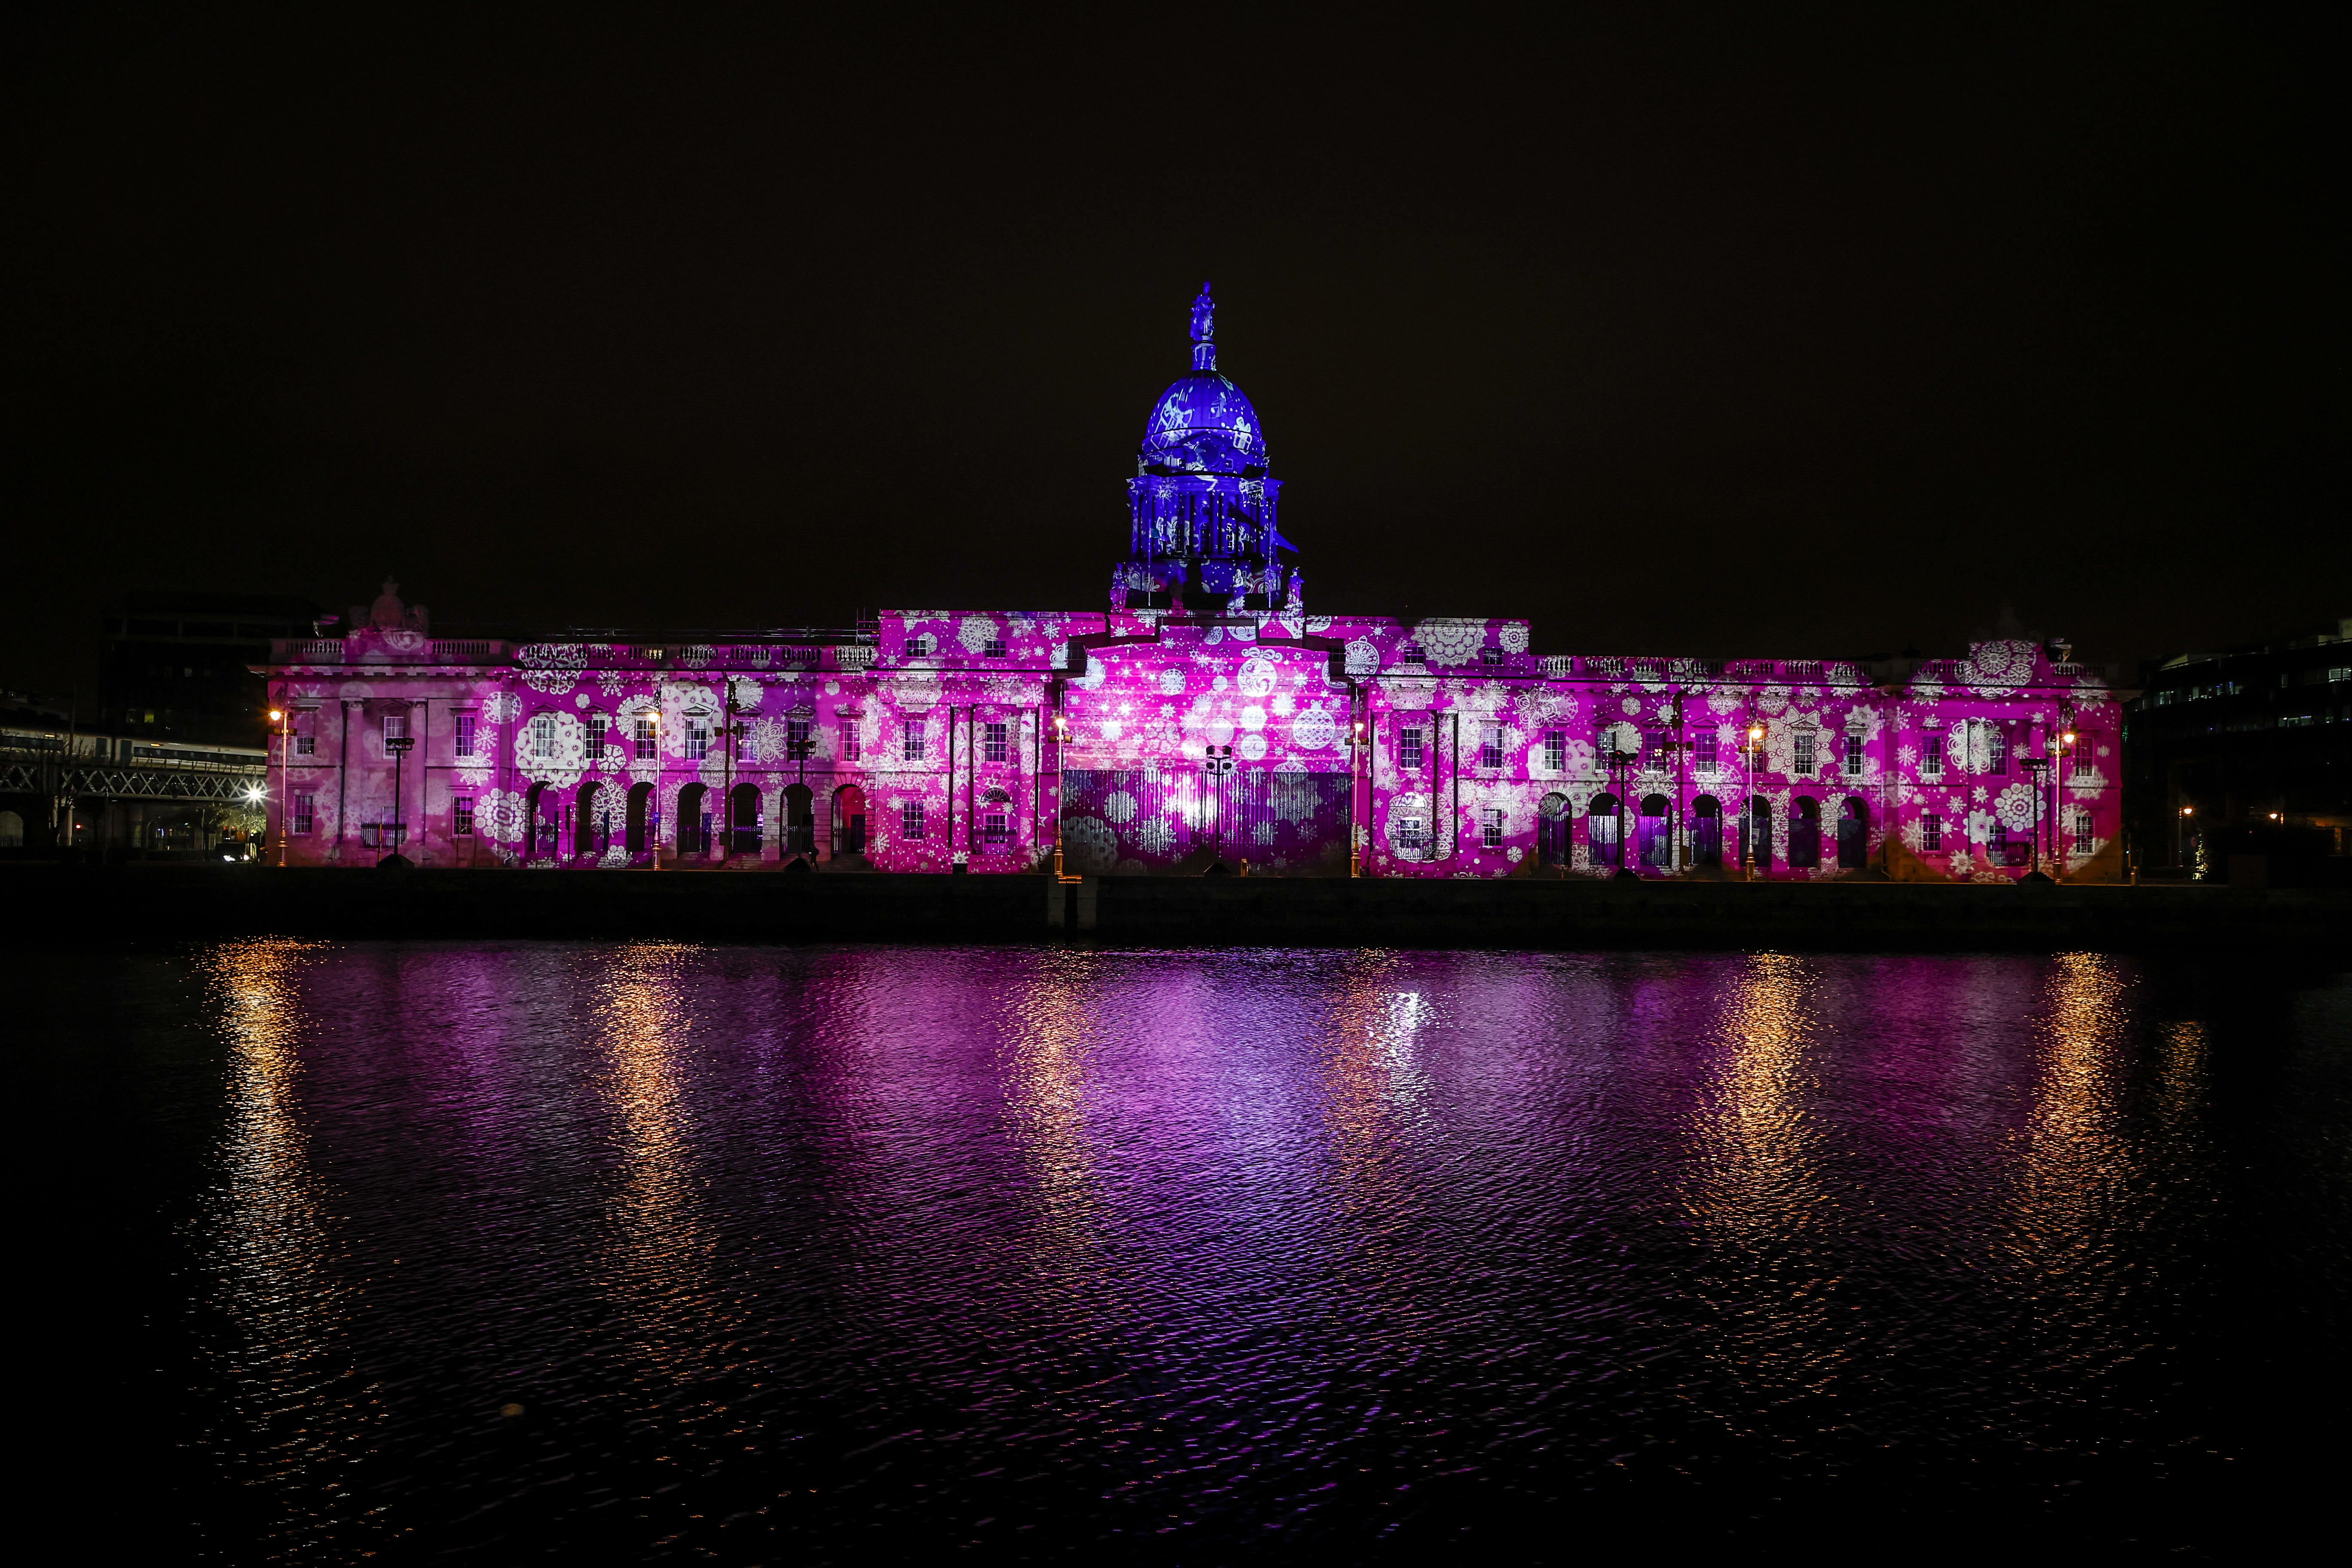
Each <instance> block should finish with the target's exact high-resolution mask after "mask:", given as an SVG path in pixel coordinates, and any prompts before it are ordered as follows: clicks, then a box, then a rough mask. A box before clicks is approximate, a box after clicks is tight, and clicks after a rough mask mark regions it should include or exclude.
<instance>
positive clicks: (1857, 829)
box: [1838, 795, 1870, 871]
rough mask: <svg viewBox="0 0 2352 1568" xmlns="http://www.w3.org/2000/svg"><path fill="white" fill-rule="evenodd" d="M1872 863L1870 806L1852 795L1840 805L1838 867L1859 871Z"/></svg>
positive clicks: (1860, 798) (1844, 869)
mask: <svg viewBox="0 0 2352 1568" xmlns="http://www.w3.org/2000/svg"><path fill="white" fill-rule="evenodd" d="M1869 864H1870V807H1869V806H1867V805H1864V804H1863V800H1862V797H1861V796H1860V795H1848V796H1846V797H1845V804H1844V805H1841V806H1839V807H1838V869H1840V870H1841V871H1859V870H1861V869H1862V868H1864V866H1867V865H1869Z"/></svg>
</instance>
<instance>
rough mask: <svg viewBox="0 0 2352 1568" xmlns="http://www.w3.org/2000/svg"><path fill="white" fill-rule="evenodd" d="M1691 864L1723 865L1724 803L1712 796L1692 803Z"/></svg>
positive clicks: (1704, 796)
mask: <svg viewBox="0 0 2352 1568" xmlns="http://www.w3.org/2000/svg"><path fill="white" fill-rule="evenodd" d="M1691 864H1692V865H1694V866H1720V865H1722V864H1723V803H1722V802H1721V801H1719V800H1717V799H1716V798H1715V796H1713V795H1701V796H1699V797H1698V798H1697V799H1696V800H1695V801H1693V802H1691Z"/></svg>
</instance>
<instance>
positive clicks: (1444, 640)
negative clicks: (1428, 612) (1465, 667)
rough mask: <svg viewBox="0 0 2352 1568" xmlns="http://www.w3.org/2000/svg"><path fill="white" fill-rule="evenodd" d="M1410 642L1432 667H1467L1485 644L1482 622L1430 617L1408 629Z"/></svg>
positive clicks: (1462, 618)
mask: <svg viewBox="0 0 2352 1568" xmlns="http://www.w3.org/2000/svg"><path fill="white" fill-rule="evenodd" d="M1412 635H1413V639H1414V640H1415V641H1417V642H1418V643H1420V644H1421V651H1422V653H1423V656H1424V657H1425V658H1428V659H1429V661H1430V662H1431V663H1433V664H1467V663H1469V662H1470V661H1471V660H1472V659H1473V658H1476V657H1477V653H1478V650H1479V649H1480V648H1482V647H1485V646H1486V622H1484V621H1475V620H1470V619H1468V618H1466V617H1465V616H1432V617H1430V618H1429V619H1428V620H1425V621H1423V622H1422V623H1421V624H1420V625H1419V626H1415V627H1413V628H1412Z"/></svg>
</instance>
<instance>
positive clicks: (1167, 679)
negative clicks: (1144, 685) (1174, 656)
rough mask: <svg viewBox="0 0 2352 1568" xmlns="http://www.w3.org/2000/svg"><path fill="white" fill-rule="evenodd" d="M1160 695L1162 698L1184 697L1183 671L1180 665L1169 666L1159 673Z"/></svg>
mask: <svg viewBox="0 0 2352 1568" xmlns="http://www.w3.org/2000/svg"><path fill="white" fill-rule="evenodd" d="M1183 695H1184V669H1183V667H1182V666H1181V665H1173V664H1171V665H1170V666H1169V667H1168V668H1166V669H1163V670H1161V671H1160V696H1162V697H1181V696H1183Z"/></svg>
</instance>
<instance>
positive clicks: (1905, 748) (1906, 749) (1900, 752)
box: [1895, 741, 1919, 770]
mask: <svg viewBox="0 0 2352 1568" xmlns="http://www.w3.org/2000/svg"><path fill="white" fill-rule="evenodd" d="M1895 762H1897V763H1900V764H1901V765H1902V766H1903V767H1904V768H1905V769H1906V770H1908V769H1911V768H1916V767H1917V766H1918V765H1919V748H1918V747H1916V746H1915V745H1913V744H1911V742H1908V741H1906V742H1903V744H1901V745H1899V746H1897V747H1895Z"/></svg>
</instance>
